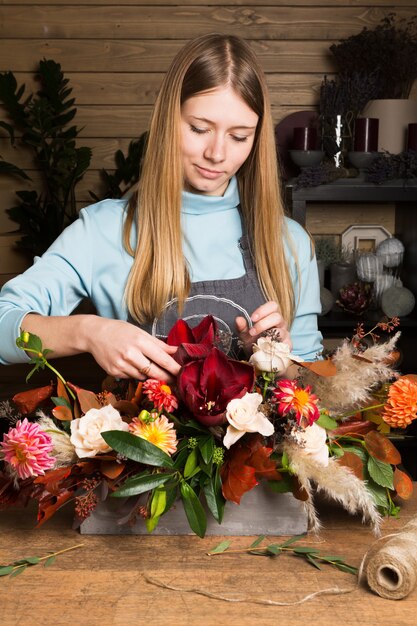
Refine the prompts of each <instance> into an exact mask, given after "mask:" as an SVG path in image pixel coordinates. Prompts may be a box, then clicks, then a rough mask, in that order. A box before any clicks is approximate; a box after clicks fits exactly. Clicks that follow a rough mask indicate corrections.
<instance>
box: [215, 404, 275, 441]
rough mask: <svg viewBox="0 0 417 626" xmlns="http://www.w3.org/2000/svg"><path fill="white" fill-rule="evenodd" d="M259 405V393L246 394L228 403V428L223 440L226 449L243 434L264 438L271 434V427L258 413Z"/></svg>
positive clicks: (267, 420) (261, 414) (272, 429)
mask: <svg viewBox="0 0 417 626" xmlns="http://www.w3.org/2000/svg"><path fill="white" fill-rule="evenodd" d="M261 403H262V396H261V394H260V393H246V394H245V395H244V396H243V397H242V398H236V399H235V400H231V401H230V402H229V404H228V405H227V408H226V419H227V421H228V422H229V426H228V427H227V432H226V435H225V437H224V439H223V444H224V446H225V447H226V448H230V446H232V445H233V444H234V443H236V441H237V440H238V439H240V438H241V437H243V435H244V434H245V433H260V434H261V435H264V436H265V437H268V436H270V435H272V434H273V432H274V427H273V425H272V424H271V422H270V421H269V419H267V418H266V417H265V415H264V414H263V413H261V412H260V411H258V409H259V405H260V404H261Z"/></svg>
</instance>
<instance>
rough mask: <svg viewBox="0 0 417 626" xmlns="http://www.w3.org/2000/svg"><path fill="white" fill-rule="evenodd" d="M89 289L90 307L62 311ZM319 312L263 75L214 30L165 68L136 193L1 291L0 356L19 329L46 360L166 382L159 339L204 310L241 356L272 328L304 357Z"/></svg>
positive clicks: (101, 211)
mask: <svg viewBox="0 0 417 626" xmlns="http://www.w3.org/2000/svg"><path fill="white" fill-rule="evenodd" d="M84 297H89V298H91V300H92V301H93V303H94V304H95V306H96V309H97V313H98V315H76V316H69V313H70V312H71V311H72V310H73V309H74V307H75V306H76V305H77V304H78V303H79V302H80V301H81V300H82V299H83V298H84ZM319 311H320V299H319V286H318V278H317V267H316V262H315V259H314V257H313V255H312V254H311V245H310V240H309V237H308V235H307V234H306V233H305V231H304V230H303V229H302V228H301V226H299V225H298V224H296V223H295V222H293V221H292V220H289V219H287V218H285V217H284V211H283V208H282V204H281V200H280V196H279V182H278V170H277V163H276V150H275V143H274V134H273V124H272V118H271V114H270V105H269V96H268V91H267V87H266V83H265V77H264V74H263V72H262V70H261V68H260V65H259V63H258V61H257V60H256V57H255V56H254V54H253V52H252V51H251V49H250V47H249V46H248V45H247V44H246V43H245V42H244V41H242V40H241V39H239V38H238V37H234V36H227V35H217V34H211V35H206V36H203V37H200V38H198V39H196V40H194V41H191V42H190V43H188V44H187V45H186V46H185V47H184V48H183V49H182V50H181V51H180V52H179V53H178V55H177V56H176V57H175V59H174V60H173V62H172V64H171V67H170V68H169V70H168V72H167V75H166V77H165V79H164V82H163V84H162V87H161V90H160V92H159V95H158V98H157V101H156V104H155V108H154V112H153V116H152V120H151V125H150V130H149V139H148V144H147V149H146V156H145V159H144V163H143V168H142V175H141V180H140V184H139V188H138V191H137V193H135V194H133V195H132V196H131V198H130V200H129V201H127V200H116V201H114V200H106V201H103V202H100V203H98V204H96V205H92V206H90V207H88V208H87V209H84V210H82V211H81V214H80V218H79V219H78V220H77V221H76V222H75V223H74V224H72V225H71V226H70V227H68V228H67V229H66V230H65V231H64V233H63V234H62V235H61V236H60V237H59V238H58V239H57V241H56V242H55V243H54V244H53V245H52V246H51V248H50V249H49V250H48V251H47V252H46V253H45V254H44V255H43V256H42V257H41V258H40V259H39V260H37V261H36V263H35V264H34V266H33V267H31V268H29V269H28V270H27V271H26V272H25V273H24V274H23V275H21V276H18V277H16V278H15V279H13V280H12V281H10V282H9V283H7V284H6V285H5V287H4V288H3V290H2V292H1V296H0V336H1V339H0V362H1V363H13V362H17V361H22V360H24V359H25V355H24V353H22V352H21V351H19V350H18V349H17V348H16V347H15V345H14V343H15V338H16V337H17V336H18V335H19V333H20V329H23V330H27V331H29V332H32V333H35V334H37V335H39V336H40V337H41V338H42V340H43V343H44V345H45V346H47V347H48V348H50V349H51V350H52V351H53V355H52V356H65V355H71V354H76V353H80V352H90V353H91V354H92V355H93V356H94V358H95V359H96V361H97V362H98V363H99V365H101V367H102V368H103V369H104V370H106V371H107V372H108V373H109V374H112V375H114V376H119V377H132V378H138V379H143V378H144V377H145V376H151V377H153V378H161V379H167V380H169V379H170V378H172V377H173V376H175V375H176V374H177V372H178V370H179V366H178V364H177V363H176V361H175V359H174V358H173V353H174V352H175V349H174V348H172V347H169V346H168V345H167V344H166V343H165V342H164V341H163V337H164V336H166V334H167V332H168V331H169V328H170V326H172V324H173V323H174V321H175V319H177V318H178V317H185V318H186V319H189V320H190V323H192V321H193V320H194V323H195V321H198V320H199V318H201V317H202V316H203V315H205V314H207V313H211V314H213V315H214V317H215V318H216V319H217V320H218V322H219V326H220V329H221V330H227V329H230V330H231V332H232V333H233V334H234V335H235V336H236V337H237V336H238V337H239V338H240V340H241V342H242V344H243V346H244V347H245V349H246V350H247V351H250V347H251V345H252V343H253V342H254V341H256V339H257V338H258V336H259V335H260V334H262V333H263V332H265V331H267V330H270V329H273V328H275V329H277V331H278V332H279V334H280V337H281V340H282V341H285V342H286V343H288V344H289V345H290V346H291V345H292V347H293V351H294V353H295V354H297V355H299V356H301V357H302V358H304V359H305V360H312V359H314V358H316V356H317V354H318V353H319V352H320V350H321V344H320V341H321V335H320V333H319V332H318V330H317V313H318V312H319ZM131 322H133V323H131ZM288 329H290V331H289V330H288ZM161 338H162V339H161Z"/></svg>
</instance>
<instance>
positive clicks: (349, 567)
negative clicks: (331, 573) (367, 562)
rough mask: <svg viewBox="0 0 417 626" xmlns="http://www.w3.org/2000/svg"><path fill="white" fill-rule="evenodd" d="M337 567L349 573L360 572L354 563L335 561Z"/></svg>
mask: <svg viewBox="0 0 417 626" xmlns="http://www.w3.org/2000/svg"><path fill="white" fill-rule="evenodd" d="M335 567H337V569H340V571H342V572H347V573H348V574H354V575H355V574H357V573H358V568H357V567H353V565H346V563H335Z"/></svg>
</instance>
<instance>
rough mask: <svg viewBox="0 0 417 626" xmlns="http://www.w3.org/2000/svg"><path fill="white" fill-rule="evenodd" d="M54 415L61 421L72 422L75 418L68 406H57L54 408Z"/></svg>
mask: <svg viewBox="0 0 417 626" xmlns="http://www.w3.org/2000/svg"><path fill="white" fill-rule="evenodd" d="M52 415H53V416H54V417H55V418H56V419H57V420H61V422H70V421H71V420H72V418H73V415H72V411H71V409H69V408H68V407H67V406H56V407H55V408H54V409H52Z"/></svg>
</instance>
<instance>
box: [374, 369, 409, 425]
mask: <svg viewBox="0 0 417 626" xmlns="http://www.w3.org/2000/svg"><path fill="white" fill-rule="evenodd" d="M382 418H383V419H384V421H385V422H387V424H389V425H390V426H392V427H394V428H406V426H408V425H409V424H411V422H412V421H413V420H415V419H416V418H417V383H416V382H414V381H413V380H411V379H410V378H407V376H402V377H401V378H399V379H398V380H396V381H395V382H394V383H392V385H391V386H390V388H389V392H388V400H387V403H386V405H385V407H384V411H383V414H382Z"/></svg>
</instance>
